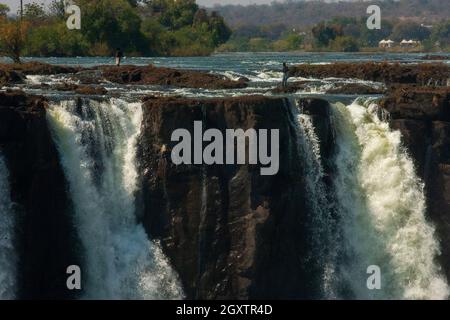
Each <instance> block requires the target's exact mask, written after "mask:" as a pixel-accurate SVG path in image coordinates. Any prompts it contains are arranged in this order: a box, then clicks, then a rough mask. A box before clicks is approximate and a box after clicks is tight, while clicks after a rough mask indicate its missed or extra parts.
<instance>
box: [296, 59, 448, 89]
mask: <svg viewBox="0 0 450 320" xmlns="http://www.w3.org/2000/svg"><path fill="white" fill-rule="evenodd" d="M289 73H290V75H291V76H296V77H299V76H301V77H313V78H320V79H322V78H329V77H337V78H356V79H362V80H369V81H377V82H383V83H385V84H393V83H404V84H423V85H427V84H438V85H445V84H446V82H447V79H448V78H450V67H449V66H448V65H446V64H444V63H427V64H417V65H416V64H411V65H409V64H400V63H394V64H392V63H387V62H383V63H375V62H367V63H343V62H339V63H333V64H327V65H312V64H301V65H296V66H293V67H291V68H290V71H289Z"/></svg>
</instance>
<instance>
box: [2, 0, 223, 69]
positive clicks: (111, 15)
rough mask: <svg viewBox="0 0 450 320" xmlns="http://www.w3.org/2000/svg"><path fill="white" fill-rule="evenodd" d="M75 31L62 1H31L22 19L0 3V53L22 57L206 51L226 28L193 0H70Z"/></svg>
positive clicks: (14, 57)
mask: <svg viewBox="0 0 450 320" xmlns="http://www.w3.org/2000/svg"><path fill="white" fill-rule="evenodd" d="M75 3H76V4H77V5H78V6H79V7H80V8H81V30H69V29H68V28H67V27H66V19H67V15H66V14H65V8H64V1H63V0H54V1H53V2H52V4H51V5H50V8H49V10H44V8H43V6H42V5H39V4H36V3H32V4H26V5H25V7H24V12H23V18H22V19H20V17H19V16H15V17H11V16H7V14H8V11H9V8H7V7H6V6H5V5H0V53H3V54H4V55H8V56H10V57H12V58H13V59H15V60H17V59H18V57H19V56H20V55H25V56H110V55H112V54H113V52H114V51H115V49H116V48H121V49H122V50H123V51H124V52H125V54H126V55H129V56H181V55H183V56H190V55H195V56H196V55H208V54H210V53H212V52H213V51H214V50H215V48H216V47H217V46H219V45H220V44H222V43H225V42H226V41H227V40H228V39H229V37H230V35H231V31H230V29H229V28H228V26H227V25H226V24H225V22H224V20H223V18H222V17H221V16H219V15H218V14H217V13H216V12H207V11H206V10H204V9H201V8H199V6H198V5H197V4H196V3H195V0H151V1H148V0H143V1H138V0H96V1H92V0H76V1H75Z"/></svg>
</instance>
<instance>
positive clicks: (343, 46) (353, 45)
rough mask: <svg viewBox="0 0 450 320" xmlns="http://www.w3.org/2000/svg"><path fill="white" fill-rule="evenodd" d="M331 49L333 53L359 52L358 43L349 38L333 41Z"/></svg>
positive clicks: (338, 38)
mask: <svg viewBox="0 0 450 320" xmlns="http://www.w3.org/2000/svg"><path fill="white" fill-rule="evenodd" d="M331 47H332V49H333V50H335V51H340V52H357V51H359V46H358V42H357V41H356V39H355V38H353V37H349V36H341V37H337V38H336V39H334V40H333V41H332V43H331Z"/></svg>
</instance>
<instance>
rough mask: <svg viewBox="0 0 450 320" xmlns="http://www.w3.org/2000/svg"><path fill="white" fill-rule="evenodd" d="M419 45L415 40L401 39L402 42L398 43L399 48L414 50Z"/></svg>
mask: <svg viewBox="0 0 450 320" xmlns="http://www.w3.org/2000/svg"><path fill="white" fill-rule="evenodd" d="M419 45H420V41H416V40H405V39H403V40H402V42H400V46H401V47H402V48H414V47H417V46H419Z"/></svg>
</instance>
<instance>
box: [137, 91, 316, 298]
mask: <svg viewBox="0 0 450 320" xmlns="http://www.w3.org/2000/svg"><path fill="white" fill-rule="evenodd" d="M197 120H198V121H203V126H204V130H206V129H208V128H217V129H219V130H220V131H221V132H224V131H225V129H227V128H229V129H238V128H241V129H244V130H246V129H249V128H255V129H261V128H266V129H279V130H280V170H279V172H278V174H276V175H273V176H262V175H261V174H260V170H259V165H240V166H238V165H211V166H206V165H205V166H203V165H184V164H182V165H179V166H176V165H174V164H173V163H172V161H171V157H170V154H171V149H172V148H173V147H174V145H175V142H171V134H172V131H173V130H175V129H177V128H185V129H187V130H189V132H191V134H192V135H193V123H194V121H197ZM293 121H294V119H293V113H292V110H290V106H289V104H288V101H287V100H286V99H283V98H266V97H261V96H255V97H241V98H224V99H206V100H193V99H183V98H179V99H176V98H149V99H148V100H147V101H146V102H145V104H144V121H143V127H142V135H141V138H140V147H139V152H138V157H139V159H140V171H141V172H142V174H143V179H142V186H143V188H142V194H141V198H142V208H143V212H142V220H143V222H144V225H145V227H146V229H147V231H148V233H149V234H150V235H151V236H152V237H153V238H155V239H159V240H161V243H162V247H163V249H164V251H165V253H166V254H167V256H168V257H169V258H170V260H171V262H172V264H173V266H174V267H175V269H176V270H177V271H178V273H179V275H180V278H181V281H182V284H183V287H184V289H185V293H186V295H187V297H188V298H201V299H218V298H220V299H222V298H239V299H246V298H251V299H253V298H277V299H280V298H311V297H313V294H310V295H306V294H305V293H306V292H309V293H311V292H313V291H314V290H313V288H314V287H315V288H317V284H314V279H313V277H311V275H310V276H309V277H308V276H307V275H306V274H311V273H310V272H309V273H308V270H306V269H307V266H306V265H307V263H305V261H302V258H301V257H304V256H305V255H306V254H305V253H306V250H308V248H307V241H306V240H305V239H304V235H306V234H307V233H306V230H305V226H304V221H305V219H304V217H305V215H306V210H307V209H306V207H305V201H306V199H305V190H304V181H303V179H304V177H303V176H302V170H303V168H302V162H301V160H300V159H299V154H298V152H297V151H298V149H297V148H298V145H297V141H296V138H295V137H296V133H295V127H294V122H293ZM293 239H295V241H294V240H293ZM309 271H310V270H309Z"/></svg>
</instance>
